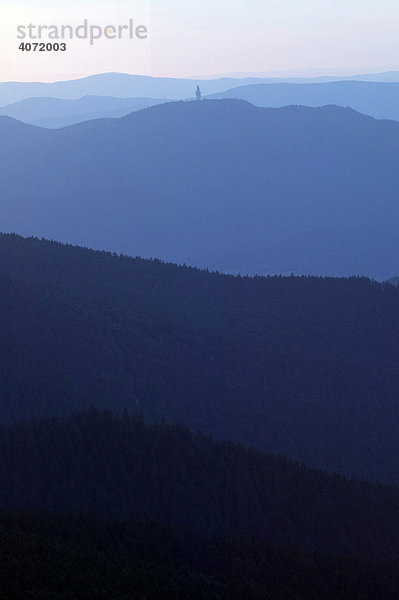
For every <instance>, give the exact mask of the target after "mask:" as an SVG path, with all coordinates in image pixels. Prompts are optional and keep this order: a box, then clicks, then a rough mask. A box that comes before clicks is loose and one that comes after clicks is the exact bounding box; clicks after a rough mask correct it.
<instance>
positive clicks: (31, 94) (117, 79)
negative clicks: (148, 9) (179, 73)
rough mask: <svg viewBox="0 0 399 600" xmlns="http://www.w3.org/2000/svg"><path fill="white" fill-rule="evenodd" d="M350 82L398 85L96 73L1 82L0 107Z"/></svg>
mask: <svg viewBox="0 0 399 600" xmlns="http://www.w3.org/2000/svg"><path fill="white" fill-rule="evenodd" d="M348 79H353V80H356V81H377V82H378V81H381V82H398V81H399V72H397V71H388V72H383V73H372V74H360V75H356V76H353V75H352V76H350V77H347V76H346V77H345V76H339V77H332V76H322V77H309V78H304V77H285V78H282V77H268V76H266V75H262V74H261V75H260V76H254V75H246V74H245V73H241V74H239V76H235V75H231V76H230V75H226V76H221V77H210V78H209V79H206V78H204V77H201V78H200V79H198V80H197V79H195V78H190V79H179V78H171V77H151V76H144V75H130V74H127V73H99V74H97V75H90V76H89V77H84V78H81V79H72V80H69V81H57V82H54V83H44V82H22V81H8V82H0V106H5V105H8V104H11V103H14V102H18V101H20V100H24V99H27V98H36V97H52V98H63V99H77V98H81V97H82V96H115V97H122V98H136V97H145V98H167V99H169V100H173V99H179V100H183V99H185V98H191V97H192V96H193V95H194V90H195V85H196V83H201V87H202V89H203V91H204V93H205V94H215V93H217V92H223V91H225V90H228V89H230V88H232V87H235V86H242V85H247V84H248V85H249V84H257V83H327V82H331V81H341V80H348Z"/></svg>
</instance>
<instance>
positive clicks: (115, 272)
mask: <svg viewBox="0 0 399 600" xmlns="http://www.w3.org/2000/svg"><path fill="white" fill-rule="evenodd" d="M398 357H399V291H398V289H397V288H396V287H394V286H392V285H389V284H379V283H375V282H372V281H370V280H368V279H360V278H352V279H329V278H325V279H321V278H319V279H318V278H309V277H302V278H296V277H289V278H283V277H271V278H253V279H251V278H243V277H232V276H223V275H220V274H216V273H208V272H201V271H199V270H196V269H192V268H187V267H177V266H174V265H167V264H163V263H161V262H159V261H144V260H141V259H131V258H127V257H118V256H112V255H111V254H107V253H105V252H93V251H90V250H85V249H82V248H74V247H72V246H63V245H61V244H59V243H55V242H47V241H39V240H37V239H23V238H21V237H18V236H12V235H1V236H0V386H1V400H0V418H1V420H2V421H3V422H10V421H15V420H18V419H24V418H29V417H30V416H32V415H33V416H50V415H54V414H58V415H64V414H70V413H71V412H73V411H76V410H80V409H82V408H84V407H88V406H90V405H91V404H94V405H96V406H99V407H108V408H112V409H113V410H115V411H117V412H120V411H121V410H122V409H123V408H124V407H127V408H128V409H129V410H135V411H142V412H143V414H144V416H145V418H146V419H150V420H153V419H162V418H164V419H166V420H167V421H182V422H185V423H186V424H188V425H189V426H190V427H192V428H193V429H194V430H203V431H205V432H208V433H212V434H214V435H215V436H217V437H219V438H230V439H233V440H239V441H241V442H243V443H244V444H247V445H253V446H256V447H258V448H261V449H264V450H266V451H268V452H272V453H277V454H284V455H287V456H289V457H291V458H294V459H296V460H299V461H304V462H305V463H308V464H310V465H313V466H317V467H320V468H324V469H330V470H335V471H338V472H341V473H347V474H349V475H358V476H361V477H363V478H366V479H367V478H369V479H373V480H379V481H383V482H396V483H397V482H398V481H399V479H398V472H399V469H398V463H399V456H398V451H397V431H398V422H399V406H398V398H399V370H398Z"/></svg>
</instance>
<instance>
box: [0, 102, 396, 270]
mask: <svg viewBox="0 0 399 600" xmlns="http://www.w3.org/2000/svg"><path fill="white" fill-rule="evenodd" d="M0 133H1V140H2V142H1V143H2V156H1V182H0V186H1V187H0V192H1V211H2V212H1V223H2V228H3V230H4V231H10V232H11V231H15V232H17V233H21V234H23V235H38V236H44V237H48V238H53V239H58V240H60V241H66V242H72V243H76V244H80V245H86V246H89V247H94V248H99V249H102V248H105V249H108V250H111V251H117V252H123V253H126V254H130V255H141V256H144V257H152V256H156V257H159V258H162V259H165V260H169V261H173V262H178V263H183V262H185V263H187V264H192V265H196V266H200V267H208V268H211V269H218V270H223V271H227V272H240V273H249V274H256V273H257V274H269V273H271V274H272V273H287V274H290V273H291V272H294V273H298V274H302V273H307V274H315V275H352V274H356V275H367V276H372V277H375V278H377V279H381V280H385V279H388V278H390V277H392V276H393V275H395V274H396V273H397V272H398V258H397V257H398V255H399V240H398V236H397V229H398V227H399V205H398V202H397V190H398V189H399V172H398V169H397V164H398V160H399V124H398V123H395V122H393V121H377V120H375V119H372V118H370V117H366V116H363V115H361V114H359V113H356V112H355V111H353V110H351V109H345V108H339V107H334V106H327V107H324V108H317V109H316V108H305V107H286V108H281V109H264V108H256V107H254V106H252V105H250V104H248V103H246V102H244V101H236V100H218V101H217V100H212V101H207V100H205V101H203V102H177V103H167V104H162V105H159V106H154V107H152V108H149V109H145V110H142V111H139V112H135V113H133V114H131V115H128V116H126V117H123V118H121V119H108V120H107V119H105V120H96V121H88V122H85V123H82V124H79V125H74V126H71V127H67V128H64V129H60V130H45V129H41V128H37V127H32V126H30V125H25V124H22V123H20V122H18V121H16V120H13V119H11V118H9V117H2V118H0Z"/></svg>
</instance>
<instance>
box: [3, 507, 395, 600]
mask: <svg viewBox="0 0 399 600" xmlns="http://www.w3.org/2000/svg"><path fill="white" fill-rule="evenodd" d="M0 556H1V561H2V568H1V570H0V599H1V600H21V598H24V600H25V599H26V600H27V599H29V600H30V599H32V600H33V599H35V600H38V599H40V600H55V599H57V600H72V599H73V600H105V599H108V598H112V600H132V599H133V598H134V600H159V599H160V598H162V600H192V599H193V598H195V599H196V600H197V599H201V600H265V598H267V599H268V600H282V599H284V600H302V599H304V598H306V600H321V598H322V599H323V600H396V598H397V589H398V585H399V569H398V563H397V562H393V561H389V562H387V561H383V560H376V559H375V558H374V559H368V560H367V559H363V560H359V558H354V557H339V556H329V555H324V554H316V553H311V554H310V553H306V552H304V551H301V550H300V549H298V548H295V549H288V550H283V549H281V550H279V549H273V548H270V546H269V545H268V544H267V543H262V542H259V541H257V542H256V541H254V540H253V539H251V540H245V539H239V540H238V539H236V540H234V541H233V540H226V539H224V538H216V537H212V538H204V537H200V536H199V535H196V534H193V533H192V532H190V533H189V532H184V531H182V530H180V529H171V528H167V527H163V526H161V525H157V524H155V523H151V524H138V523H132V522H128V523H121V522H118V521H116V520H112V521H103V520H99V519H95V518H93V517H89V516H87V515H82V514H80V515H67V516H62V515H53V514H48V513H35V512H29V513H22V514H16V515H15V514H7V513H5V514H4V513H1V515H0Z"/></svg>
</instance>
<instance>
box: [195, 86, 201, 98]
mask: <svg viewBox="0 0 399 600" xmlns="http://www.w3.org/2000/svg"><path fill="white" fill-rule="evenodd" d="M195 95H196V98H197V100H201V99H202V94H201V88H200V86H199V85H197V91H196V92H195Z"/></svg>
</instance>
